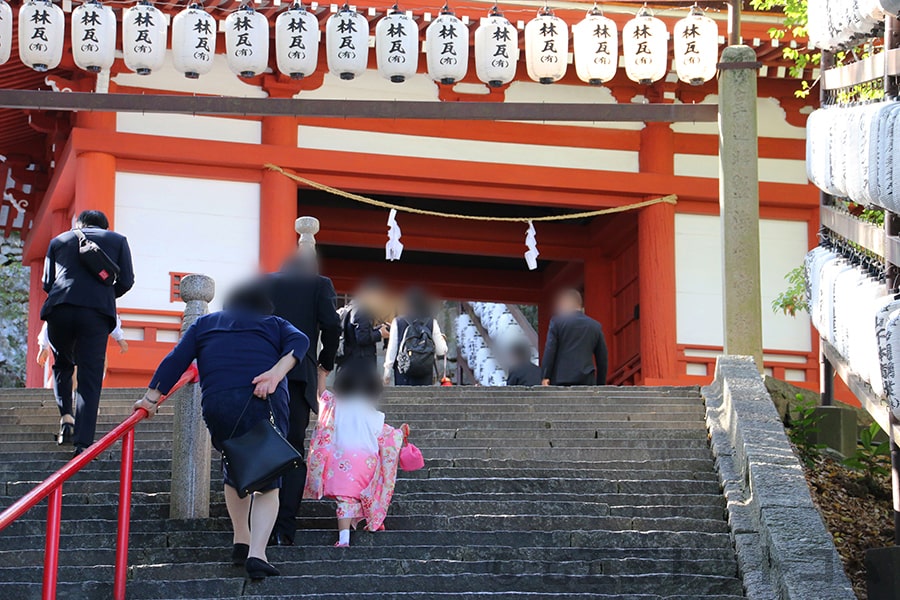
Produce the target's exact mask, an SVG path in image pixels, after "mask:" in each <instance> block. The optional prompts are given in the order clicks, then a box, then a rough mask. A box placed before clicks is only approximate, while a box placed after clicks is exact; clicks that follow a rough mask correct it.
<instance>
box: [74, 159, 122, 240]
mask: <svg viewBox="0 0 900 600" xmlns="http://www.w3.org/2000/svg"><path fill="white" fill-rule="evenodd" d="M83 210H101V211H103V212H104V213H105V214H106V216H107V218H109V226H110V229H115V215H116V157H115V156H113V155H112V154H107V153H105V152H83V153H81V154H79V155H78V157H77V158H76V174H75V200H74V202H73V203H72V214H73V215H74V216H77V215H78V213H80V212H81V211H83Z"/></svg>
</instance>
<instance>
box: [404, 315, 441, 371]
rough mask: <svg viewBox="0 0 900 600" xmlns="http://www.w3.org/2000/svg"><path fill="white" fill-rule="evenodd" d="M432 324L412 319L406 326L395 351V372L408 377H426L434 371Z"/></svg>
mask: <svg viewBox="0 0 900 600" xmlns="http://www.w3.org/2000/svg"><path fill="white" fill-rule="evenodd" d="M433 330H434V324H433V322H432V321H431V319H428V320H422V319H413V320H411V321H410V322H409V324H408V325H407V326H406V331H405V332H404V333H403V339H402V340H401V341H400V347H399V349H398V350H397V370H398V371H400V372H401V373H403V374H404V375H408V376H409V377H427V376H428V375H431V373H432V370H433V369H434V337H433V336H432V331H433Z"/></svg>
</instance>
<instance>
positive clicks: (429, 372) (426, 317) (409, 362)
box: [384, 288, 447, 385]
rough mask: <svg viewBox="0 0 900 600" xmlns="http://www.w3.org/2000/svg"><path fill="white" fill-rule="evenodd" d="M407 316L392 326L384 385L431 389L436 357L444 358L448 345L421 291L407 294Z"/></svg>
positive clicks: (395, 320)
mask: <svg viewBox="0 0 900 600" xmlns="http://www.w3.org/2000/svg"><path fill="white" fill-rule="evenodd" d="M405 304H406V312H405V314H404V315H402V316H399V317H397V318H396V319H394V320H393V322H392V323H391V338H390V341H389V342H388V347H387V351H386V353H385V357H384V382H385V384H388V383H390V381H391V375H392V374H393V376H394V385H431V384H433V383H434V374H435V365H436V360H437V358H438V357H442V356H446V354H447V341H446V340H445V339H444V335H443V334H442V333H441V328H440V326H439V325H438V323H437V320H436V319H435V318H434V316H433V312H432V311H431V303H430V302H429V299H428V296H427V295H426V294H425V292H424V291H423V290H421V289H420V288H412V289H410V290H409V291H408V292H407V293H406V300H405Z"/></svg>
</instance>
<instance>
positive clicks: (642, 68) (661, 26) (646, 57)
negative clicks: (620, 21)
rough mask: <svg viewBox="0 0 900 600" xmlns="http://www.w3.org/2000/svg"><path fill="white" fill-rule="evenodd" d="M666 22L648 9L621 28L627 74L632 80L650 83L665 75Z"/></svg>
mask: <svg viewBox="0 0 900 600" xmlns="http://www.w3.org/2000/svg"><path fill="white" fill-rule="evenodd" d="M667 38H668V32H667V31H666V25H665V23H663V22H662V21H660V20H659V19H657V18H656V17H654V16H653V15H652V13H651V12H650V10H649V9H647V8H642V9H641V10H640V12H639V13H638V14H637V16H635V18H633V19H631V20H630V21H628V22H627V23H625V27H624V28H623V29H622V51H623V54H624V55H625V73H626V74H627V75H628V78H629V79H631V80H632V81H636V82H638V83H640V84H642V85H649V84H651V83H653V82H654V81H659V80H660V79H662V78H663V77H665V76H666V72H667V71H668V70H669V44H668V39H667Z"/></svg>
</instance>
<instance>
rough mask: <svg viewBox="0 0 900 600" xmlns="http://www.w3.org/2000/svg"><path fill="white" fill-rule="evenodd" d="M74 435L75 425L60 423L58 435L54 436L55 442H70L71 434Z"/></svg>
mask: <svg viewBox="0 0 900 600" xmlns="http://www.w3.org/2000/svg"><path fill="white" fill-rule="evenodd" d="M73 435H75V425H73V424H72V423H62V424H60V426H59V435H57V436H56V443H57V445H59V446H63V445H65V444H71V443H72V436H73Z"/></svg>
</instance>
